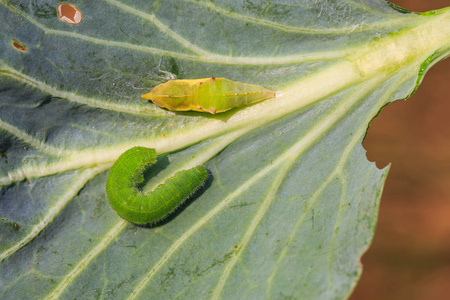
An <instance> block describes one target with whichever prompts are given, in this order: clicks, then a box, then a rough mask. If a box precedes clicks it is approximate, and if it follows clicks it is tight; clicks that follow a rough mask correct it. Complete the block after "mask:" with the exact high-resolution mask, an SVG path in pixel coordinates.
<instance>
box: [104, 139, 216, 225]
mask: <svg viewBox="0 0 450 300" xmlns="http://www.w3.org/2000/svg"><path fill="white" fill-rule="evenodd" d="M155 161H156V152H155V149H150V148H144V147H134V148H131V149H129V150H127V151H125V152H124V153H123V154H122V155H121V156H120V157H119V159H118V160H117V161H116V162H115V163H114V165H113V166H112V168H111V170H110V171H109V175H108V179H107V180H106V195H107V197H108V201H109V204H110V205H111V207H112V208H113V210H114V211H115V212H116V213H117V214H118V215H119V216H120V217H122V218H123V219H125V220H127V221H129V222H131V223H134V224H141V225H144V224H152V223H156V222H158V221H160V220H161V219H164V218H165V217H166V216H167V215H168V214H170V213H171V212H172V211H174V210H175V209H176V208H177V207H178V206H180V205H181V204H182V203H183V202H184V201H185V200H186V199H187V198H188V197H189V196H190V195H192V194H193V193H194V192H195V191H196V190H197V189H198V188H199V187H200V186H201V185H203V184H204V182H205V180H206V178H207V172H206V169H205V168H204V167H203V166H197V167H195V168H192V169H189V170H183V171H180V172H178V173H176V174H175V175H173V176H172V177H171V178H170V179H167V180H166V181H165V182H164V184H161V185H159V186H158V187H157V188H156V189H155V190H154V191H152V192H151V193H149V194H142V193H141V191H139V185H140V184H141V183H142V182H143V181H144V176H143V175H142V173H143V171H144V170H145V169H146V168H147V167H148V166H149V165H151V164H153V163H154V162H155Z"/></svg>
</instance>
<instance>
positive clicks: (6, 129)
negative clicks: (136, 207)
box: [0, 0, 450, 299]
mask: <svg viewBox="0 0 450 300" xmlns="http://www.w3.org/2000/svg"><path fill="white" fill-rule="evenodd" d="M75 6H76V7H77V9H79V10H80V11H81V13H82V17H83V18H82V21H81V23H80V24H78V25H73V24H68V23H65V22H64V21H62V20H60V19H58V17H57V15H56V11H57V9H56V7H57V1H6V0H2V1H1V3H0V18H1V20H4V21H2V30H1V32H0V34H1V42H2V46H1V51H0V101H1V102H0V103H1V105H0V128H1V130H0V138H1V143H0V146H1V149H0V152H1V157H0V183H1V194H0V195H1V196H0V234H1V240H0V261H1V263H0V274H1V275H0V298H2V299H18V298H20V299H29V298H64V299H65V298H108V299H110V298H111V299H112V298H118V299H123V298H131V299H133V298H142V299H148V298H152V299H162V298H165V299H167V298H182V299H185V298H194V299H199V298H200V299H202V298H213V299H218V298H223V299H240V298H244V299H261V298H274V299H280V298H297V299H316V298H324V299H330V298H333V299H334V298H340V299H342V298H345V297H347V296H348V295H349V293H350V292H351V291H352V289H353V287H354V286H355V284H356V282H357V280H358V278H359V276H360V273H361V266H360V264H359V259H360V257H361V255H362V254H363V253H364V251H366V250H367V248H368V246H369V244H370V241H371V239H372V236H373V233H374V229H375V226H376V218H377V212H378V202H379V198H380V195H381V192H382V188H383V184H384V180H385V177H386V174H387V169H384V170H378V169H377V168H376V166H375V165H374V164H373V163H370V162H368V161H367V159H366V157H365V151H364V149H363V148H362V146H361V142H362V139H363V138H364V135H365V133H366V130H367V127H368V124H369V123H370V121H371V120H372V119H373V118H374V117H375V116H376V115H377V113H378V112H379V110H380V109H381V108H382V107H383V106H385V105H387V104H388V103H390V102H392V101H395V100H397V99H405V98H407V97H408V96H409V95H411V93H413V92H414V91H415V89H417V87H418V85H419V83H420V82H421V80H422V77H423V75H424V74H425V72H426V71H427V70H428V69H429V68H430V67H431V66H432V65H433V64H434V63H436V62H438V61H439V60H442V59H443V58H445V57H446V56H448V55H449V53H450V26H449V25H450V10H449V9H442V10H438V11H433V12H428V13H424V14H416V13H410V12H407V11H405V10H403V9H400V8H398V7H396V6H393V5H391V4H390V3H387V2H385V1H382V0H359V1H357V0H341V1H326V0H318V1H312V2H311V1H306V0H305V1H301V0H298V1H288V0H284V1H281V0H280V1H272V2H269V1H262V0H252V1H206V0H201V1H200V0H199V1H195V0H185V1H178V0H177V1H175V0H173V1H123V2H118V1H116V0H106V1H80V2H79V3H76V4H75ZM208 76H216V77H225V78H228V79H232V80H235V81H241V82H247V83H252V84H258V85H261V86H264V87H266V88H269V89H272V90H276V91H279V92H280V96H279V97H277V98H276V99H269V100H267V101H264V102H262V103H258V104H255V105H252V106H249V107H245V108H242V109H234V110H231V111H229V112H227V113H223V114H217V115H208V114H202V113H194V112H185V113H174V112H169V111H166V110H164V109H161V108H159V107H155V106H154V105H153V104H152V103H149V102H146V101H144V100H143V99H141V98H140V95H142V94H144V93H147V92H149V91H150V90H151V89H152V87H154V86H156V85H157V84H159V83H161V82H165V81H167V80H169V79H173V78H204V77H208ZM137 145H139V146H146V147H151V148H155V149H156V151H157V153H159V154H162V155H161V156H160V158H159V160H158V163H157V165H156V166H155V168H153V169H152V170H151V172H153V173H150V174H147V177H148V178H149V181H148V184H147V186H146V187H145V189H147V190H151V189H152V188H154V187H155V186H157V185H158V184H160V183H161V182H163V181H164V179H165V178H167V177H169V176H171V175H172V174H174V173H175V172H177V171H179V170H182V169H187V168H191V167H193V166H196V165H199V164H204V166H205V167H206V168H207V169H208V170H209V172H210V178H209V180H208V183H207V186H206V187H205V188H204V189H203V190H202V191H200V193H199V194H198V195H196V197H195V198H193V199H191V200H190V201H189V203H187V204H186V205H184V206H183V207H182V208H181V209H179V210H178V211H177V212H176V214H174V215H172V216H171V217H170V218H169V219H167V220H166V221H164V222H163V223H161V224H159V226H156V227H153V228H142V227H136V226H134V225H132V224H129V223H127V222H126V221H124V220H122V219H120V218H119V217H118V216H117V215H116V214H115V213H114V212H113V211H112V209H111V208H110V207H109V205H108V202H107V199H106V194H105V182H106V177H107V175H108V169H109V168H110V166H111V165H112V164H113V162H114V161H115V160H116V159H117V157H118V156H119V155H120V154H121V153H122V152H124V151H125V150H127V149H129V148H131V147H133V146H137Z"/></svg>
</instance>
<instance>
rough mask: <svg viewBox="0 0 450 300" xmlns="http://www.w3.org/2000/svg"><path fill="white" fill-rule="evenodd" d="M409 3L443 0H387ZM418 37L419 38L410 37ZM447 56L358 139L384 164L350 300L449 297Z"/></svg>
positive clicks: (441, 3) (426, 5)
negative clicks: (368, 242) (368, 241)
mask: <svg viewBox="0 0 450 300" xmlns="http://www.w3.org/2000/svg"><path fill="white" fill-rule="evenodd" d="M391 2H393V3H395V4H397V5H398V6H401V7H404V8H406V9H408V10H411V11H416V12H424V11H429V10H433V9H439V8H444V7H447V6H450V0H391ZM417 42H418V43H420V41H417ZM449 115H450V58H447V59H446V60H444V61H441V62H439V63H437V64H436V65H435V66H434V67H432V68H431V69H430V70H429V71H428V72H427V74H426V75H425V77H424V80H423V82H422V84H421V86H420V87H419V89H418V90H417V92H416V93H415V94H414V95H413V96H412V97H411V98H409V99H408V100H407V101H398V102H395V103H393V104H390V105H388V106H386V107H385V108H383V110H382V111H381V112H380V114H379V115H378V117H376V118H375V119H374V120H373V121H372V123H371V124H370V129H369V131H368V134H367V136H366V138H365V140H364V143H363V145H364V148H365V149H366V150H367V157H368V159H369V160H370V161H375V162H376V164H377V166H378V167H379V168H382V167H385V166H386V165H388V164H389V163H390V164H391V165H390V171H389V175H388V177H387V181H386V185H385V188H384V192H383V195H382V197H381V204H380V212H379V216H378V225H377V229H376V232H375V237H374V240H373V243H372V246H371V247H370V248H369V250H368V251H367V252H366V253H365V254H364V256H363V257H362V264H363V273H362V276H361V279H360V281H359V283H358V285H357V286H356V288H355V290H354V291H353V294H352V295H351V297H350V300H361V299H364V300H378V299H383V300H390V299H396V300H403V299H408V300H425V299H426V300H428V299H433V300H440V299H450V117H449Z"/></svg>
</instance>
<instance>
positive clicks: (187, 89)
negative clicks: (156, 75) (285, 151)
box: [142, 77, 276, 114]
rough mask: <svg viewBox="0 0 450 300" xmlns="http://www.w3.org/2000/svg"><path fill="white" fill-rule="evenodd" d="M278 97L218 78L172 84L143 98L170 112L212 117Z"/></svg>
mask: <svg viewBox="0 0 450 300" xmlns="http://www.w3.org/2000/svg"><path fill="white" fill-rule="evenodd" d="M275 97H276V93H275V92H273V91H271V90H268V89H266V88H263V87H262V86H259V85H255V84H248V83H242V82H236V81H231V80H229V79H225V78H215V77H211V78H202V79H183V80H170V81H167V82H166V83H163V84H160V85H157V86H156V87H155V88H154V89H153V90H152V91H151V92H150V93H148V94H145V95H142V98H145V99H149V100H151V101H152V102H153V103H154V104H156V105H158V106H160V107H164V108H167V109H168V110H173V111H187V110H193V111H200V112H209V113H212V114H215V113H220V112H224V111H227V110H229V109H232V108H235V107H240V106H244V105H249V104H252V103H255V102H259V101H262V100H266V99H269V98H275Z"/></svg>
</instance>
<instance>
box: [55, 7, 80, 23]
mask: <svg viewBox="0 0 450 300" xmlns="http://www.w3.org/2000/svg"><path fill="white" fill-rule="evenodd" d="M58 18H60V19H61V20H63V21H64V22H66V23H69V24H79V23H80V22H81V19H82V17H81V11H79V10H78V9H77V8H76V7H75V6H73V5H70V4H66V3H64V4H60V5H58Z"/></svg>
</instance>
